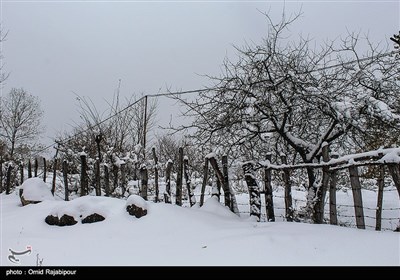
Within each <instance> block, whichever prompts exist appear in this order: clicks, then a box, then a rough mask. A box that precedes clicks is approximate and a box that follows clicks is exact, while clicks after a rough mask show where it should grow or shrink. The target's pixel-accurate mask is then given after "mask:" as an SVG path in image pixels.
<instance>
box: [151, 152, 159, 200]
mask: <svg viewBox="0 0 400 280" xmlns="http://www.w3.org/2000/svg"><path fill="white" fill-rule="evenodd" d="M151 152H152V153H153V159H154V187H155V189H156V197H155V199H154V201H155V202H158V200H159V195H160V190H159V187H158V158H157V155H156V148H154V147H153V148H152V149H151Z"/></svg>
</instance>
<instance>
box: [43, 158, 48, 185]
mask: <svg viewBox="0 0 400 280" xmlns="http://www.w3.org/2000/svg"><path fill="white" fill-rule="evenodd" d="M46 177H47V162H46V159H45V158H43V182H45V183H46Z"/></svg>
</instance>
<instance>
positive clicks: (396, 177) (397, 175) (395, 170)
mask: <svg viewBox="0 0 400 280" xmlns="http://www.w3.org/2000/svg"><path fill="white" fill-rule="evenodd" d="M388 168H389V172H390V175H392V178H393V182H394V185H395V186H396V189H397V192H398V194H399V196H400V169H399V164H397V163H389V164H388ZM395 231H397V232H400V220H399V223H398V226H397V228H396V229H395Z"/></svg>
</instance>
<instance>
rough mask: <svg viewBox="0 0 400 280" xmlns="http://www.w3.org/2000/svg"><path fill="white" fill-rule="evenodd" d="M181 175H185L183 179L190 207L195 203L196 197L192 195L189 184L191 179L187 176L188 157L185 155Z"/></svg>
mask: <svg viewBox="0 0 400 280" xmlns="http://www.w3.org/2000/svg"><path fill="white" fill-rule="evenodd" d="M183 175H184V176H185V181H186V188H187V192H188V195H189V203H190V207H192V206H193V205H195V204H196V197H195V196H194V193H193V190H192V186H191V180H190V176H189V159H188V158H187V157H185V158H184V160H183Z"/></svg>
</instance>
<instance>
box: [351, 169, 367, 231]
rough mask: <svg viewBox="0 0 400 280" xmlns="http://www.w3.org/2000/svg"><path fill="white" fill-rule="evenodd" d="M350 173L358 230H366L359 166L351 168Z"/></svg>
mask: <svg viewBox="0 0 400 280" xmlns="http://www.w3.org/2000/svg"><path fill="white" fill-rule="evenodd" d="M349 173H350V184H351V190H352V192H353V200H354V211H355V215H356V224H357V228H359V229H365V221H364V209H363V202H362V193H361V184H360V179H359V175H358V168H357V166H350V167H349Z"/></svg>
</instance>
